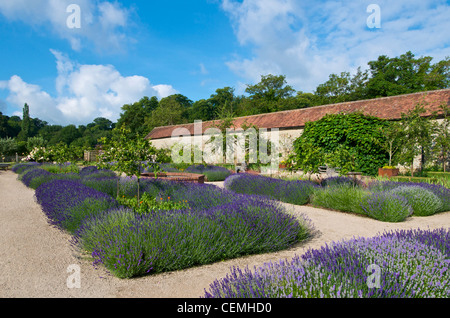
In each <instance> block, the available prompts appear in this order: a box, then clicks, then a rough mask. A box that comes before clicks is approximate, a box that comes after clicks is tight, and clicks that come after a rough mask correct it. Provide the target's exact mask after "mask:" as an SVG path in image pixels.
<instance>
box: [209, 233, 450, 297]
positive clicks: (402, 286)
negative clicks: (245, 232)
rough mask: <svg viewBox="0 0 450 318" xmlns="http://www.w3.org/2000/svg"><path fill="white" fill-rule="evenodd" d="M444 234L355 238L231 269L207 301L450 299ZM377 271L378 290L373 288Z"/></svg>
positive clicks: (212, 288)
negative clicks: (260, 264)
mask: <svg viewBox="0 0 450 318" xmlns="http://www.w3.org/2000/svg"><path fill="white" fill-rule="evenodd" d="M449 246H450V236H449V231H448V230H446V229H437V230H427V231H423V230H407V231H395V232H390V233H384V234H382V235H378V236H375V237H372V238H354V239H351V240H346V241H341V242H337V243H335V242H333V243H331V244H330V245H325V246H323V247H322V248H320V249H311V250H309V251H307V252H306V253H305V254H303V255H302V256H296V257H294V258H293V259H292V260H290V261H288V260H281V261H279V262H278V263H267V264H265V265H264V266H261V267H259V268H256V267H255V268H254V270H253V271H251V270H250V269H249V268H248V267H247V268H246V269H244V270H241V269H239V268H232V269H231V273H230V274H228V275H227V276H226V277H225V278H223V279H219V280H216V281H214V282H213V283H212V284H211V285H210V287H209V290H208V291H207V290H205V296H204V297H206V298H213V297H214V298H232V297H255V298H259V297H277V298H280V297H298V298H311V297H320V298H341V297H349V298H370V297H374V298H410V297H420V298H422V297H440V298H448V297H449V296H450V270H449V265H450V257H449V256H450V255H449V251H450V249H449ZM372 266H375V267H378V268H379V270H380V271H379V273H378V274H379V276H378V278H379V281H378V282H377V283H378V285H371V284H369V282H372V283H373V281H372V279H373V274H374V272H373V271H372V270H371V268H373V267H372Z"/></svg>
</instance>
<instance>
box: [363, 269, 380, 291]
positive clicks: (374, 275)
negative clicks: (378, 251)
mask: <svg viewBox="0 0 450 318" xmlns="http://www.w3.org/2000/svg"><path fill="white" fill-rule="evenodd" d="M366 272H367V273H369V274H370V275H369V276H368V277H367V280H366V283H367V287H369V288H380V287H381V285H380V278H381V268H380V266H378V265H376V264H370V265H369V266H367V268H366Z"/></svg>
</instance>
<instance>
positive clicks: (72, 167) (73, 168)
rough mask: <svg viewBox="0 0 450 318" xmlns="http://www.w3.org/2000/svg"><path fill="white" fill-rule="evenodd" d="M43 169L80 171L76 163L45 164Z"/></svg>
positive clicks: (67, 171) (66, 171) (59, 171)
mask: <svg viewBox="0 0 450 318" xmlns="http://www.w3.org/2000/svg"><path fill="white" fill-rule="evenodd" d="M41 169H45V170H47V171H48V172H51V173H79V172H80V168H79V167H78V166H77V165H75V164H71V163H68V164H43V165H42V166H41Z"/></svg>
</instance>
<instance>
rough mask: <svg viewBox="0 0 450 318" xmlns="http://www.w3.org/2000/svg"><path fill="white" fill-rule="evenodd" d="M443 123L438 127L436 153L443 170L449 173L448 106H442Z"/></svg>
mask: <svg viewBox="0 0 450 318" xmlns="http://www.w3.org/2000/svg"><path fill="white" fill-rule="evenodd" d="M440 109H441V110H442V115H443V118H442V121H441V122H440V123H439V124H437V125H436V131H435V132H436V136H435V140H434V141H435V145H434V153H435V156H436V157H437V159H438V161H440V162H441V163H442V170H443V171H444V172H446V171H447V164H448V161H449V157H450V107H449V106H448V105H447V104H443V105H441V106H440Z"/></svg>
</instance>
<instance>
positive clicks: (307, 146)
mask: <svg viewBox="0 0 450 318" xmlns="http://www.w3.org/2000/svg"><path fill="white" fill-rule="evenodd" d="M386 125H387V121H385V120H382V119H379V118H377V117H373V116H366V115H363V114H361V113H357V112H355V113H350V114H327V115H325V116H324V117H323V118H322V119H320V120H318V121H315V122H308V123H306V125H305V129H304V131H303V134H302V135H301V136H300V137H299V138H297V139H296V140H295V141H294V155H293V156H292V157H291V158H290V160H291V161H292V163H293V167H294V169H302V170H304V171H311V172H314V173H316V172H317V170H318V167H319V166H321V165H325V164H329V165H330V166H334V167H339V168H341V173H342V174H344V173H345V172H348V171H350V170H356V171H359V172H362V173H364V174H368V175H376V174H377V173H378V168H379V167H382V166H384V165H385V163H386V162H387V153H386V151H384V150H383V149H381V148H380V147H379V146H378V145H379V143H380V141H382V140H383V139H384V138H385V137H384V136H383V135H382V134H381V133H380V129H379V128H380V127H385V126H386Z"/></svg>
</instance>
